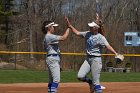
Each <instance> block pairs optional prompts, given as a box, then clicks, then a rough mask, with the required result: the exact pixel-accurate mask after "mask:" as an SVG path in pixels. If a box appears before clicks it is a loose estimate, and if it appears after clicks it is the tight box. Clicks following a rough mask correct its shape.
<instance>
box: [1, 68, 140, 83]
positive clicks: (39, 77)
mask: <svg viewBox="0 0 140 93" xmlns="http://www.w3.org/2000/svg"><path fill="white" fill-rule="evenodd" d="M89 75H90V74H89ZM76 76H77V72H74V71H71V72H70V71H69V72H68V71H63V72H61V82H79V81H78V80H77V79H76ZM38 82H39V83H41V82H48V72H47V71H26V70H0V83H38ZM101 82H140V73H107V72H102V73H101Z"/></svg>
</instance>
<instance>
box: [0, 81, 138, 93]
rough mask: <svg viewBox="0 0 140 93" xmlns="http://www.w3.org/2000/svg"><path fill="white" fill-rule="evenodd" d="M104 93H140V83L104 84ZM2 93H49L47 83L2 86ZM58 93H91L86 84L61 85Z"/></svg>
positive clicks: (0, 88)
mask: <svg viewBox="0 0 140 93" xmlns="http://www.w3.org/2000/svg"><path fill="white" fill-rule="evenodd" d="M102 85H103V86H105V87H106V89H105V90H103V93H140V82H121V83H120V82H103V83H102ZM0 93H47V83H23V84H22V83H18V84H0ZM58 93H89V87H88V85H87V84H86V83H60V86H59V90H58Z"/></svg>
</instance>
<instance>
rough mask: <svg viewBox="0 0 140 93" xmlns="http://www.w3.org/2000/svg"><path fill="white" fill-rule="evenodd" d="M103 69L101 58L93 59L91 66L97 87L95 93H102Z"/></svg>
mask: <svg viewBox="0 0 140 93" xmlns="http://www.w3.org/2000/svg"><path fill="white" fill-rule="evenodd" d="M101 69H102V62H101V58H100V57H96V58H93V61H92V64H91V73H92V77H93V81H94V85H95V93H102V90H101V86H100V81H99V79H100V72H101Z"/></svg>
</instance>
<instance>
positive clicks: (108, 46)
mask: <svg viewBox="0 0 140 93" xmlns="http://www.w3.org/2000/svg"><path fill="white" fill-rule="evenodd" d="M106 47H107V49H108V50H110V51H111V52H113V53H114V54H115V55H117V52H116V51H115V50H114V49H113V48H112V46H110V45H107V46H106Z"/></svg>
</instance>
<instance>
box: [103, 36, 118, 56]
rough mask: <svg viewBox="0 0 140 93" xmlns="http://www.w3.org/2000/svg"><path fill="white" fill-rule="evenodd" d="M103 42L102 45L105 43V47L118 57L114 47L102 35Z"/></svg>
mask: <svg viewBox="0 0 140 93" xmlns="http://www.w3.org/2000/svg"><path fill="white" fill-rule="evenodd" d="M101 41H102V43H104V45H105V46H106V48H107V49H108V50H109V51H111V52H113V53H114V54H115V55H117V52H116V51H115V50H114V49H113V47H112V46H111V45H110V44H109V43H108V41H107V40H106V38H105V37H104V36H103V35H101Z"/></svg>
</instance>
